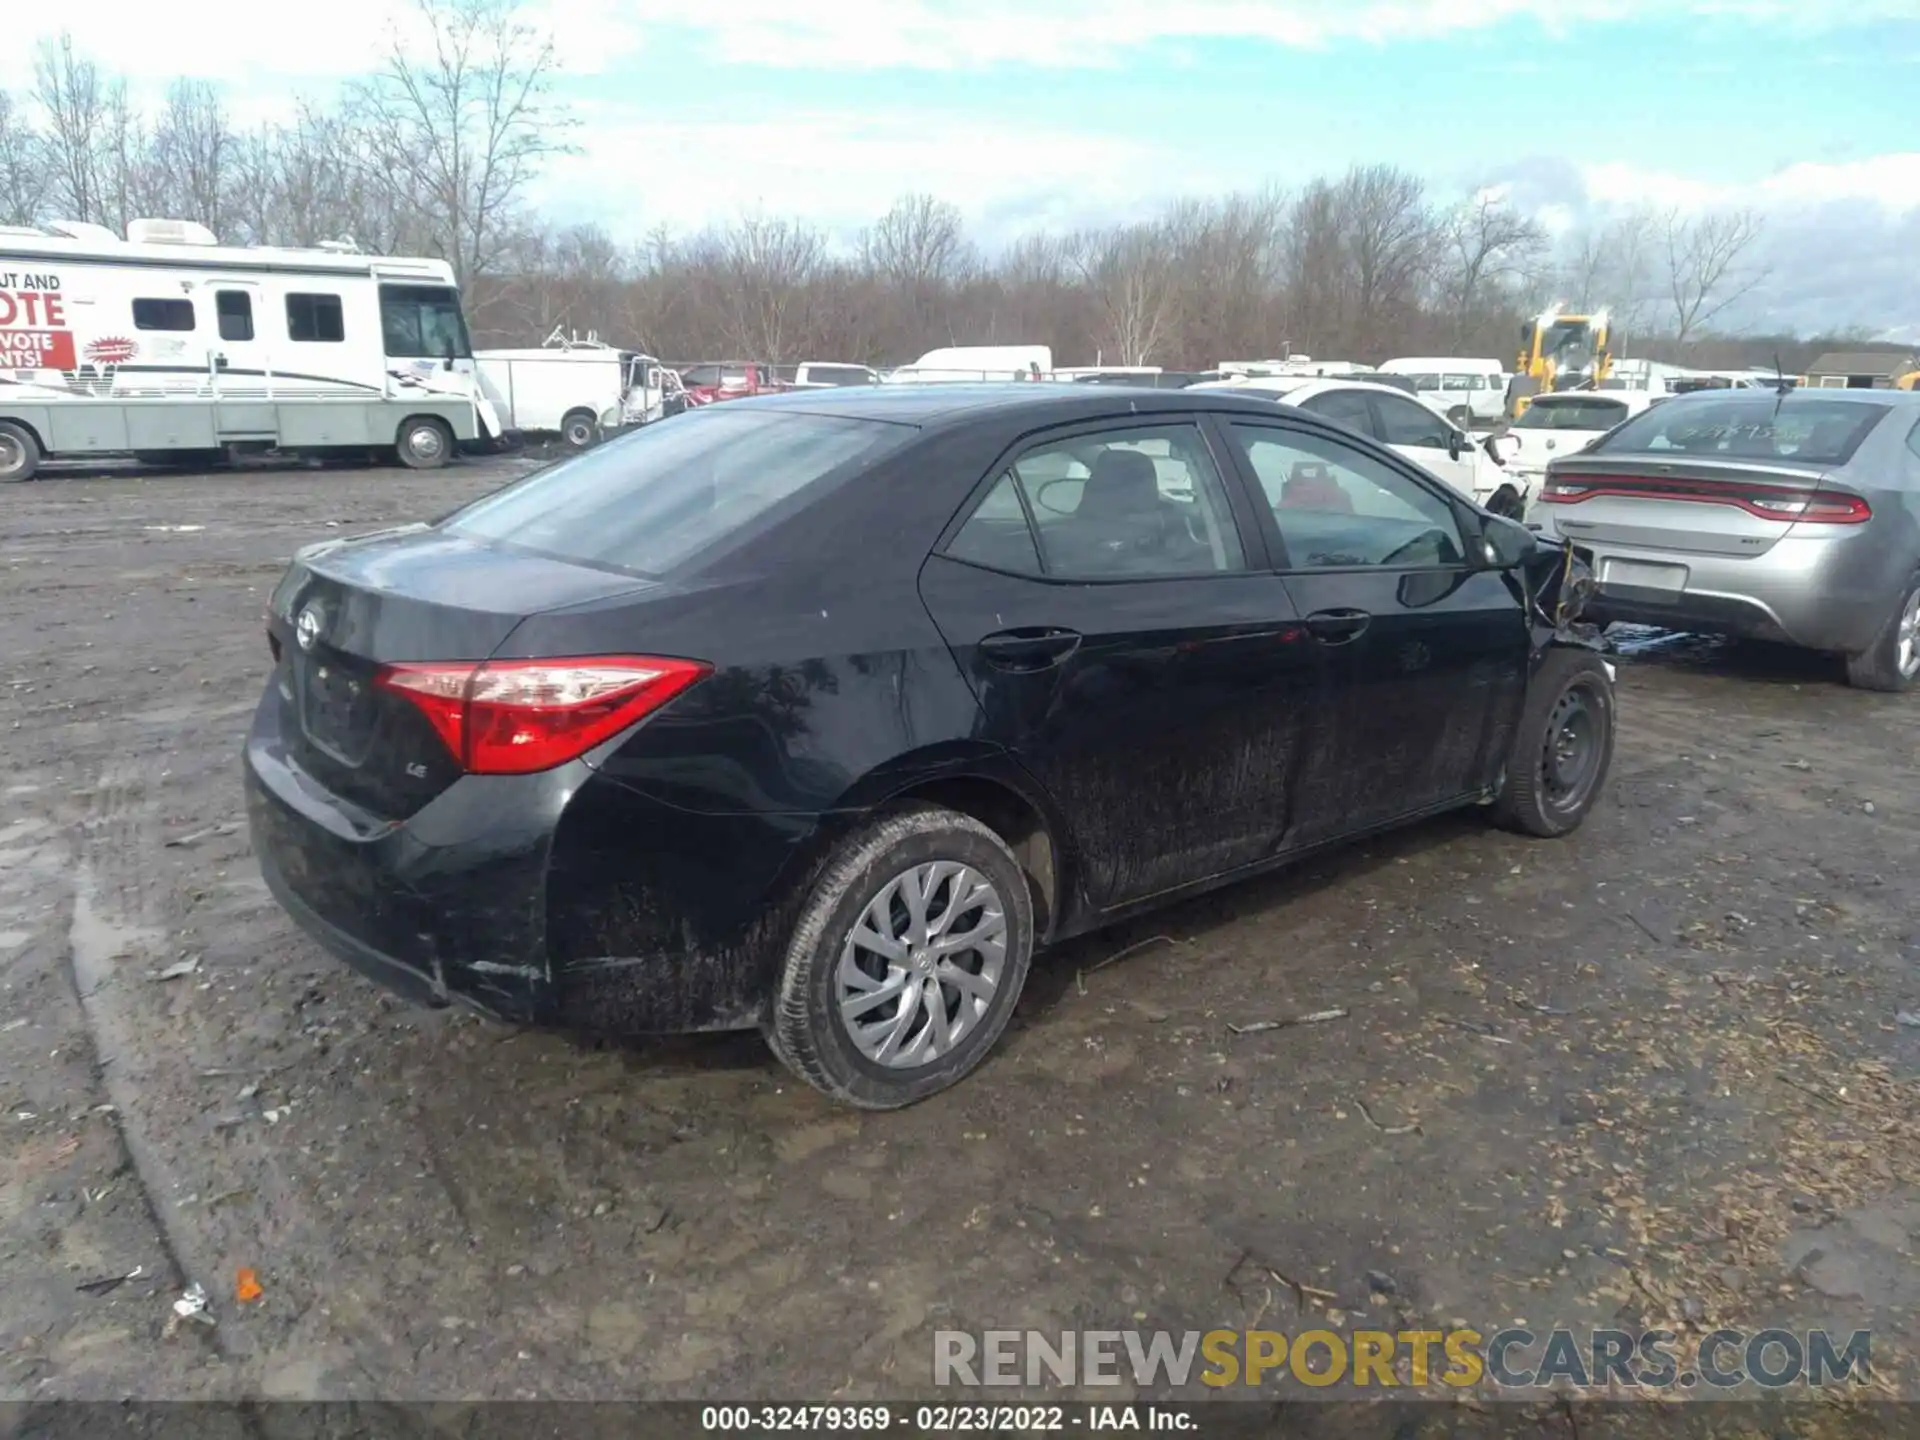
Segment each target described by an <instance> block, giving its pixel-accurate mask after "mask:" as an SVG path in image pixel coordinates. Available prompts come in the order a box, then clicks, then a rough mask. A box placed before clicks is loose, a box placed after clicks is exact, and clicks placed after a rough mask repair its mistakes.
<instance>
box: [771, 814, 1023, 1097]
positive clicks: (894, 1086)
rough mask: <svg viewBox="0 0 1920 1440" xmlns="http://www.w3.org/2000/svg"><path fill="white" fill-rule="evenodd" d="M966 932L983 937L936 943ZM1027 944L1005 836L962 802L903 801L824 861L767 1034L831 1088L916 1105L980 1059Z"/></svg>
mask: <svg viewBox="0 0 1920 1440" xmlns="http://www.w3.org/2000/svg"><path fill="white" fill-rule="evenodd" d="M950 926H951V927H953V928H952V929H950V928H948V927H950ZM856 931H858V933H859V934H860V935H862V936H865V937H867V941H865V942H861V943H856V939H855V936H856ZM956 931H957V934H956ZM969 936H979V937H983V938H982V941H981V943H979V944H978V945H975V946H960V947H954V946H952V945H951V944H950V943H949V944H945V945H943V943H942V942H943V941H947V942H951V941H952V940H953V939H955V938H961V937H969ZM888 951H890V952H892V953H884V952H888ZM1032 952H1033V897H1032V895H1031V893H1030V892H1029V891H1028V889H1027V879H1026V875H1025V874H1024V873H1023V872H1022V871H1021V869H1020V866H1019V863H1018V862H1017V861H1016V860H1015V859H1014V857H1013V852H1012V851H1010V850H1009V849H1008V848H1007V844H1006V842H1005V841H1004V840H1002V839H1001V838H1000V837H999V836H998V835H996V834H995V833H994V832H993V831H992V830H990V829H989V828H988V827H987V826H985V825H983V824H981V823H980V822H979V821H978V820H975V819H974V818H973V817H972V816H970V815H963V814H960V813H959V812H958V811H954V810H947V809H943V808H940V807H937V806H932V805H921V806H915V807H914V808H912V809H909V810H901V811H897V812H895V813H893V814H891V815H888V816H885V817H883V818H881V819H879V820H876V821H874V822H873V823H872V824H870V825H868V826H867V827H866V828H864V829H862V830H859V831H857V832H855V833H854V834H852V835H850V836H848V837H847V838H846V839H845V840H843V841H842V842H841V843H840V844H839V846H838V847H836V849H835V850H834V852H833V854H832V856H831V857H830V858H829V860H828V862H827V864H826V867H825V869H824V870H823V871H822V872H821V873H820V876H819V878H818V880H817V881H816V882H815V884H814V888H813V892H812V894H811V895H810V896H808V897H807V900H806V903H805V904H804V906H803V907H802V908H801V911H800V914H799V918H798V920H797V921H796V923H795V925H794V930H793V936H792V938H791V940H790V941H789V942H788V945H787V953H786V959H785V962H784V963H783V965H782V966H781V971H780V979H779V986H778V989H777V991H776V992H775V995H774V1001H773V1010H772V1015H771V1017H770V1018H769V1019H768V1021H767V1022H766V1024H765V1025H764V1027H763V1029H764V1031H765V1034H766V1038H767V1044H768V1045H769V1046H770V1047H771V1049H772V1050H773V1053H774V1054H775V1055H776V1056H778V1057H779V1059H780V1061H781V1062H782V1063H783V1064H784V1065H786V1066H787V1068H788V1069H790V1070H792V1071H793V1072H794V1074H796V1075H798V1076H799V1077H800V1078H801V1079H802V1080H805V1081H806V1082H807V1083H808V1084H809V1085H811V1086H813V1087H814V1088H815V1089H817V1090H820V1091H821V1092H823V1093H824V1094H827V1095H830V1096H832V1097H833V1098H834V1099H835V1100H839V1101H843V1102H845V1103H847V1104H850V1105H855V1106H858V1107H859V1108H861V1109H864V1110H893V1109H898V1108H899V1107H901V1106H903V1105H911V1104H913V1103H914V1102H915V1101H917V1100H923V1099H925V1098H926V1097H927V1096H929V1095H932V1094H934V1093H936V1092H937V1091H940V1090H944V1089H946V1088H947V1087H948V1086H950V1085H952V1084H954V1083H956V1082H957V1081H959V1080H960V1079H962V1078H963V1077H964V1076H966V1075H967V1074H968V1073H969V1072H970V1071H971V1070H972V1069H973V1068H974V1067H975V1066H976V1065H978V1064H979V1063H980V1061H981V1060H982V1059H984V1058H985V1057H986V1054H987V1052H988V1051H989V1050H991V1049H992V1048H993V1045H994V1042H995V1041H997V1040H998V1039H999V1038H1000V1034H1001V1032H1002V1031H1003V1030H1005V1029H1006V1026H1007V1020H1008V1019H1009V1017H1011V1016H1012V1014H1013V1008H1014V1006H1015V1004H1016V1003H1018V1001H1019V999H1020V990H1021V987H1022V986H1023V985H1024V984H1025V983H1026V978H1027V966H1028V962H1029V960H1030V958H1031V956H1032ZM955 972H963V973H961V974H960V975H959V978H957V979H956V978H954V976H955ZM896 997H897V999H896ZM930 1003H931V1004H934V1005H935V1006H937V1011H930V1010H929V1008H928V1006H929V1004H930ZM849 1007H851V1009H852V1014H851V1016H849V1014H848V1013H847V1011H848V1008H849ZM936 1013H937V1015H938V1016H939V1019H938V1021H936V1018H935V1015H936ZM928 1050H931V1051H932V1053H931V1054H928V1053H927V1051H928ZM916 1052H919V1055H920V1056H921V1058H913V1057H915V1055H916ZM903 1057H904V1059H905V1062H906V1063H902V1060H903Z"/></svg>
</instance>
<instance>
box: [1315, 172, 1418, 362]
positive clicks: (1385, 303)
mask: <svg viewBox="0 0 1920 1440" xmlns="http://www.w3.org/2000/svg"><path fill="white" fill-rule="evenodd" d="M1337 193H1338V196H1339V200H1340V207H1341V210H1342V219H1343V220H1344V222H1345V223H1344V228H1345V237H1344V238H1345V242H1346V243H1345V246H1344V249H1345V252H1346V254H1345V259H1346V263H1347V265H1348V266H1349V267H1350V268H1351V270H1352V274H1353V300H1354V312H1355V313H1354V316H1353V322H1354V325H1355V326H1356V331H1355V334H1354V335H1353V337H1352V340H1353V343H1355V344H1356V345H1357V346H1359V347H1362V348H1369V349H1371V348H1375V347H1378V346H1379V345H1381V344H1384V343H1388V342H1389V337H1390V334H1391V332H1392V331H1393V329H1394V328H1395V326H1397V325H1399V324H1400V323H1402V322H1403V321H1404V320H1405V319H1406V317H1407V316H1408V315H1409V314H1410V313H1411V312H1412V311H1413V309H1414V308H1415V305H1416V304H1417V294H1418V291H1419V288H1420V284H1421V282H1422V281H1423V280H1424V278H1425V276H1426V272H1427V268H1428V266H1429V265H1430V263H1431V261H1432V258H1433V253H1434V226H1433V220H1432V217H1431V215H1430V214H1429V213H1428V210H1427V203H1426V186H1425V185H1424V184H1422V183H1421V181H1420V180H1419V179H1418V178H1417V177H1416V176H1413V175H1409V174H1408V173H1406V172H1405V171H1403V170H1396V169H1394V168H1393V167H1392V166H1390V165H1369V166H1365V167H1363V168H1358V169H1354V170H1350V171H1348V172H1347V175H1346V178H1345V179H1343V180H1342V181H1341V182H1340V185H1339V187H1338V191H1337Z"/></svg>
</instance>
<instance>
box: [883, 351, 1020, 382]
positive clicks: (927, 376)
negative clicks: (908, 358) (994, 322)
mask: <svg viewBox="0 0 1920 1440" xmlns="http://www.w3.org/2000/svg"><path fill="white" fill-rule="evenodd" d="M1052 378H1053V350H1052V349H1051V347H1049V346H1046V345H949V346H946V347H944V348H943V349H939V350H929V351H928V352H927V353H926V354H924V355H922V356H921V357H920V358H919V359H918V360H916V361H914V362H913V363H912V364H911V365H902V366H901V367H900V368H899V369H897V370H894V371H891V372H889V373H888V375H887V377H886V379H885V380H884V381H883V382H882V383H884V384H887V385H940V384H947V385H952V384H962V385H964V384H969V383H972V384H980V383H983V382H985V383H992V382H994V381H998V380H1051V379H1052Z"/></svg>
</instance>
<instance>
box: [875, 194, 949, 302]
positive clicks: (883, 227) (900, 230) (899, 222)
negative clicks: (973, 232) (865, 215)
mask: <svg viewBox="0 0 1920 1440" xmlns="http://www.w3.org/2000/svg"><path fill="white" fill-rule="evenodd" d="M860 254H861V258H862V259H863V260H864V261H865V262H866V265H867V268H868V269H870V270H872V271H873V272H874V273H876V274H878V275H881V276H884V277H885V278H887V279H888V280H891V281H892V282H893V283H894V284H895V285H898V286H901V287H903V288H907V289H915V288H920V287H924V286H928V285H933V284H937V283H941V282H945V281H951V280H955V279H958V278H959V277H960V276H961V274H962V273H963V272H964V271H966V270H968V269H970V268H971V266H972V261H973V253H972V247H971V246H969V245H968V244H967V234H966V226H965V224H964V222H963V221H962V220H961V218H960V208H959V206H957V205H955V204H954V203H953V202H952V201H950V200H939V199H936V198H935V197H933V196H932V195H903V196H901V197H900V198H899V199H898V200H896V201H894V202H893V207H892V208H891V209H890V210H888V211H887V213H886V214H885V215H882V216H881V217H880V219H879V220H878V221H876V222H875V223H874V224H873V226H872V227H871V228H870V229H869V230H867V231H866V232H865V234H863V235H862V236H861V241H860Z"/></svg>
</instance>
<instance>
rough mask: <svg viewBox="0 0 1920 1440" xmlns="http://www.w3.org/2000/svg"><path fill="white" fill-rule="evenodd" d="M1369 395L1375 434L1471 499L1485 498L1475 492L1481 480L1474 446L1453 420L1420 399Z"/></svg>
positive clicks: (1388, 445)
mask: <svg viewBox="0 0 1920 1440" xmlns="http://www.w3.org/2000/svg"><path fill="white" fill-rule="evenodd" d="M1367 398H1368V399H1369V400H1370V401H1371V402H1372V404H1373V410H1374V416H1375V425H1374V436H1375V438H1376V439H1378V440H1379V441H1380V442H1381V444H1383V445H1385V446H1387V447H1388V448H1389V449H1391V450H1395V451H1398V452H1399V453H1400V454H1402V455H1404V456H1406V458H1407V459H1409V460H1411V461H1413V463H1414V464H1416V465H1418V466H1419V467H1420V468H1421V469H1422V470H1426V471H1428V472H1430V473H1431V474H1434V475H1438V476H1439V477H1440V478H1441V479H1442V480H1444V481H1446V482H1447V484H1449V485H1451V486H1452V487H1453V488H1454V489H1455V490H1457V491H1459V492H1460V493H1461V494H1462V495H1465V496H1466V497H1467V498H1468V499H1469V500H1474V499H1479V498H1481V497H1479V496H1478V495H1476V494H1475V493H1474V492H1475V490H1476V488H1477V483H1478V480H1479V473H1478V467H1477V466H1476V465H1475V463H1474V456H1475V451H1474V447H1473V445H1472V444H1471V443H1461V442H1462V438H1463V437H1462V436H1461V432H1460V431H1459V430H1458V429H1456V428H1455V427H1454V426H1453V425H1452V424H1451V423H1450V422H1449V421H1447V420H1446V419H1444V418H1442V417H1441V416H1439V415H1436V414H1434V413H1433V411H1431V410H1429V409H1428V408H1427V407H1426V406H1425V405H1422V404H1420V403H1419V402H1418V401H1417V400H1408V399H1404V398H1403V397H1401V396H1398V395H1370V396H1368V397H1367Z"/></svg>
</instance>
